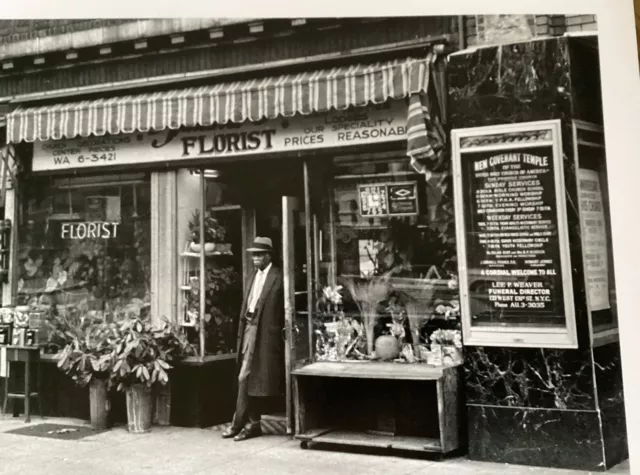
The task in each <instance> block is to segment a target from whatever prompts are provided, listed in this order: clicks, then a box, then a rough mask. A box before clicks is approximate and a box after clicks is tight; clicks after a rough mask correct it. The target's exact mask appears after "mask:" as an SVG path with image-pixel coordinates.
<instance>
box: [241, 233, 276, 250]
mask: <svg viewBox="0 0 640 475" xmlns="http://www.w3.org/2000/svg"><path fill="white" fill-rule="evenodd" d="M247 252H273V244H272V243H271V238H268V237H260V236H258V237H256V238H255V239H254V240H253V245H252V247H250V248H249V249H247Z"/></svg>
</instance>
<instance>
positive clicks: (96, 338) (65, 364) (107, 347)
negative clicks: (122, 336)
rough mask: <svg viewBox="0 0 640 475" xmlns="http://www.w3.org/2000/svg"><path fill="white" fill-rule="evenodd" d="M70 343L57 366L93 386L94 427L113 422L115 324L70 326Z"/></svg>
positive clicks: (82, 384) (96, 323)
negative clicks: (111, 387) (110, 390)
mask: <svg viewBox="0 0 640 475" xmlns="http://www.w3.org/2000/svg"><path fill="white" fill-rule="evenodd" d="M65 333H66V336H67V338H68V339H69V342H68V343H67V345H66V346H65V347H64V348H62V350H60V352H59V353H58V355H57V359H58V363H57V366H58V368H59V369H60V370H62V372H64V373H65V374H67V375H68V376H70V377H71V379H72V380H73V381H74V382H75V383H76V384H78V385H79V386H87V385H88V386H89V401H90V415H91V427H92V428H94V429H97V430H102V429H106V428H107V427H108V424H109V410H110V403H109V393H108V381H109V375H110V372H111V369H112V367H113V349H114V345H115V341H116V332H115V327H114V325H113V324H107V323H103V322H91V323H88V324H87V325H85V326H84V327H78V328H75V329H73V330H71V329H68V330H67V331H66V332H65Z"/></svg>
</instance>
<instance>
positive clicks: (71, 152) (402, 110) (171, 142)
mask: <svg viewBox="0 0 640 475" xmlns="http://www.w3.org/2000/svg"><path fill="white" fill-rule="evenodd" d="M406 116H407V107H406V105H405V103H404V101H394V102H391V103H385V104H382V105H379V106H375V107H371V108H360V109H350V110H347V111H334V112H331V113H329V114H322V115H309V116H295V117H292V118H280V119H276V120H269V121H261V122H251V123H242V124H224V125H218V124H217V125H214V126H210V127H195V128H190V129H180V130H163V131H151V132H148V133H144V134H143V133H139V134H129V135H115V136H102V137H87V138H81V139H74V140H55V141H46V142H39V141H36V142H35V144H34V148H33V171H35V172H37V171H48V170H64V169H70V168H84V167H101V166H114V165H117V166H121V165H133V164H142V163H162V162H173V161H179V160H193V159H199V158H223V157H233V156H243V155H260V154H265V153H278V152H292V151H293V152H295V151H304V150H313V149H318V148H334V147H345V146H352V145H364V144H376V143H385V142H392V141H398V140H405V139H406V134H407V130H406Z"/></svg>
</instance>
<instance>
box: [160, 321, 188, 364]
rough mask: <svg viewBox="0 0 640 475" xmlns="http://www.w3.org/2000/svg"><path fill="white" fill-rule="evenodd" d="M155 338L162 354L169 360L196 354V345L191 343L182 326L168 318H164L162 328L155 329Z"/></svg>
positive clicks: (172, 360)
mask: <svg viewBox="0 0 640 475" xmlns="http://www.w3.org/2000/svg"><path fill="white" fill-rule="evenodd" d="M155 338H156V341H157V342H158V345H159V347H160V352H161V355H162V357H163V359H164V360H165V361H167V362H174V361H178V360H181V359H183V358H185V357H187V356H193V355H195V354H196V349H195V347H194V346H193V345H192V344H191V343H189V340H188V338H187V336H186V335H185V334H184V333H183V332H182V330H181V328H180V327H179V326H178V325H177V324H175V323H173V322H171V321H169V320H167V319H164V324H163V326H162V328H160V329H158V330H155Z"/></svg>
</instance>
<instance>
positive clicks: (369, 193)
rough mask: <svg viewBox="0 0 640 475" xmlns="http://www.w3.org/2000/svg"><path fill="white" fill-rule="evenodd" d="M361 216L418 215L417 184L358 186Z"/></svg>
mask: <svg viewBox="0 0 640 475" xmlns="http://www.w3.org/2000/svg"><path fill="white" fill-rule="evenodd" d="M358 202H359V207H360V215H361V216H363V217H366V218H369V217H381V216H384V217H388V216H412V215H416V214H418V188H417V185H416V183H415V182H408V183H376V184H361V185H358Z"/></svg>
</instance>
